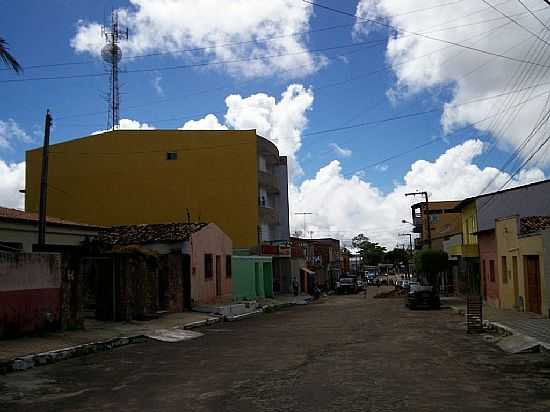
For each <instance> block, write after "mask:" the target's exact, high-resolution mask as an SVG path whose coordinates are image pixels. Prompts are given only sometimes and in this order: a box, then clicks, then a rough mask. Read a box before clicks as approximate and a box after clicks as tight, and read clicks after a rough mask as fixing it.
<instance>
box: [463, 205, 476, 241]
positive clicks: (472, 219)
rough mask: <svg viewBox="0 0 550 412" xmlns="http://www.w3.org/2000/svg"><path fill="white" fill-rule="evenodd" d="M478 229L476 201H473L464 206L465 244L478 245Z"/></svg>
mask: <svg viewBox="0 0 550 412" xmlns="http://www.w3.org/2000/svg"><path fill="white" fill-rule="evenodd" d="M477 231H478V225H477V211H476V202H475V201H471V202H469V203H467V204H466V205H464V207H463V208H462V241H463V242H464V245H477V243H478V241H477V235H475V234H474V233H475V232H477Z"/></svg>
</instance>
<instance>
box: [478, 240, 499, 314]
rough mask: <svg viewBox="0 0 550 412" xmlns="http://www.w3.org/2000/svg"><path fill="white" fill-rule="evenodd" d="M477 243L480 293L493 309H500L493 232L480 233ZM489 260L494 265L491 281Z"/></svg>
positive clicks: (495, 245) (495, 246)
mask: <svg viewBox="0 0 550 412" xmlns="http://www.w3.org/2000/svg"><path fill="white" fill-rule="evenodd" d="M478 243H479V262H480V266H481V292H482V295H483V296H484V298H485V299H486V302H487V303H489V304H490V305H493V306H494V307H497V308H498V307H500V296H499V288H498V282H497V280H498V277H497V275H498V272H497V266H498V265H499V261H498V259H497V243H496V235H495V231H494V230H490V231H486V232H481V233H480V234H479V235H478ZM491 260H492V261H493V262H494V263H493V265H495V266H494V267H495V275H494V279H491V274H490V267H491V263H490V262H491Z"/></svg>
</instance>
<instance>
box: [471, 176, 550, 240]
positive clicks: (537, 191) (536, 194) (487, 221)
mask: <svg viewBox="0 0 550 412" xmlns="http://www.w3.org/2000/svg"><path fill="white" fill-rule="evenodd" d="M489 200H490V201H489ZM476 208H477V220H478V224H477V225H478V228H479V230H480V231H481V230H488V229H494V228H495V219H496V218H501V217H505V216H512V215H518V216H519V217H525V216H547V215H550V181H545V182H542V183H539V184H534V185H530V186H526V187H523V188H518V189H514V190H510V191H506V192H502V193H499V194H496V195H494V196H483V197H480V198H478V199H476Z"/></svg>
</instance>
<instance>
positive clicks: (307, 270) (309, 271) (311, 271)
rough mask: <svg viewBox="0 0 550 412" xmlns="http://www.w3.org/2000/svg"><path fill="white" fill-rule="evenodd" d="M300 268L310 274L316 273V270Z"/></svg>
mask: <svg viewBox="0 0 550 412" xmlns="http://www.w3.org/2000/svg"><path fill="white" fill-rule="evenodd" d="M300 270H303V271H304V272H306V273H309V274H310V275H315V272H314V271H313V270H309V269H308V268H300Z"/></svg>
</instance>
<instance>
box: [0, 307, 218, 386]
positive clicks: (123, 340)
mask: <svg viewBox="0 0 550 412" xmlns="http://www.w3.org/2000/svg"><path fill="white" fill-rule="evenodd" d="M222 321H223V318H221V317H211V318H208V319H205V320H200V321H196V322H191V323H187V324H185V325H183V326H176V328H182V329H195V328H199V327H202V326H208V325H213V324H215V323H218V322H222ZM147 340H149V338H148V337H147V336H145V335H141V334H140V335H133V336H124V337H117V338H111V339H107V340H103V341H97V342H90V343H83V344H81V345H75V346H69V347H67V348H62V349H56V350H52V351H48V352H41V353H35V354H32V355H26V356H21V357H17V358H15V359H11V360H7V361H2V362H0V375H5V374H7V373H10V372H18V371H24V370H27V369H31V368H34V367H37V366H43V365H49V364H52V363H56V362H60V361H63V360H66V359H71V358H76V357H79V356H84V355H89V354H91V353H96V352H107V351H110V350H113V349H115V348H119V347H121V346H126V345H131V344H134V343H143V342H146V341H147Z"/></svg>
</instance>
